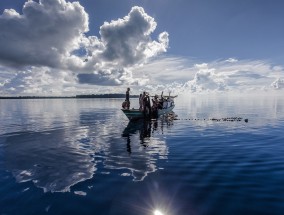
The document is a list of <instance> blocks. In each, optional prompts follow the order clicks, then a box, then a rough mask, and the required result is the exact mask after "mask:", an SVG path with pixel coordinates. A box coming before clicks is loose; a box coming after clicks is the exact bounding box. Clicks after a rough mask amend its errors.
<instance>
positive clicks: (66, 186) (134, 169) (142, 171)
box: [0, 100, 168, 192]
mask: <svg viewBox="0 0 284 215" xmlns="http://www.w3.org/2000/svg"><path fill="white" fill-rule="evenodd" d="M104 102H105V101H104ZM104 102H102V103H100V102H99V104H94V103H92V105H90V104H89V103H88V102H85V103H84V101H83V102H81V101H80V102H78V101H62V100H58V101H54V100H50V101H48V106H47V105H46V104H47V101H46V100H42V101H36V102H35V101H25V102H16V103H13V102H12V103H13V105H12V107H14V108H13V109H12V112H13V113H14V118H16V117H17V119H15V120H14V121H17V120H20V121H21V124H22V126H16V127H14V126H13V117H12V115H13V114H12V113H11V112H10V110H11V109H10V108H9V107H6V108H4V109H2V110H4V111H3V112H2V114H3V116H4V118H5V117H6V119H7V121H6V123H3V122H2V123H1V127H5V128H6V130H3V132H4V133H3V134H2V136H1V142H2V140H3V144H2V143H1V144H0V147H1V148H2V150H3V164H4V167H5V169H6V170H8V171H9V172H11V173H12V174H13V176H14V177H15V178H16V181H17V182H19V183H21V182H27V181H32V182H33V183H34V185H35V186H36V187H39V188H43V190H44V192H66V191H70V187H71V186H73V185H75V184H77V183H79V182H82V181H85V180H88V179H91V178H93V175H94V174H104V173H106V172H108V173H111V172H112V171H113V170H119V171H120V172H122V173H121V176H131V177H133V180H134V181H141V180H143V179H144V178H145V177H146V176H147V175H148V174H149V173H151V172H155V171H156V170H157V169H158V167H157V160H159V159H167V155H168V147H167V145H166V143H165V141H164V139H162V138H161V137H159V132H161V131H162V129H163V128H162V126H163V123H162V122H160V121H159V122H155V123H152V122H151V123H150V122H148V123H140V124H137V126H138V127H135V126H134V125H132V124H131V123H130V124H128V125H127V126H126V128H125V127H124V124H126V123H127V121H126V120H123V121H121V117H122V115H121V112H120V110H117V109H115V110H114V109H112V107H111V106H112V105H110V104H109V101H108V102H106V103H108V105H110V107H109V108H107V109H105V108H101V107H100V105H101V106H102V107H104V105H105V104H103V103H104ZM115 103H117V102H115ZM7 104H9V103H7ZM10 104H11V102H10ZM18 105H21V108H19V107H17V106H18ZM68 105H70V106H69V107H68ZM114 105H115V106H116V105H117V104H114ZM2 106H3V104H2ZM39 110H40V111H39ZM123 119H124V118H123ZM121 122H122V123H121ZM157 123H158V124H159V126H158V124H157ZM129 129H130V131H129ZM156 134H157V136H156ZM125 135H126V136H125ZM130 148H131V149H130ZM130 150H131V153H130ZM98 162H102V163H103V167H102V168H100V169H98V167H97V164H98Z"/></svg>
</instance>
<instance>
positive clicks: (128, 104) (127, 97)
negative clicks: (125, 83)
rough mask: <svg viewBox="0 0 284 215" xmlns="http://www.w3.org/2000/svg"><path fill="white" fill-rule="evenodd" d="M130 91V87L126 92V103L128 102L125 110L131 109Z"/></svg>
mask: <svg viewBox="0 0 284 215" xmlns="http://www.w3.org/2000/svg"><path fill="white" fill-rule="evenodd" d="M129 91H130V88H129V87H128V88H127V90H126V93H125V101H126V102H127V105H126V108H125V109H129V108H130V100H129Z"/></svg>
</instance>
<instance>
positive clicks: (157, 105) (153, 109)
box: [122, 88, 173, 116]
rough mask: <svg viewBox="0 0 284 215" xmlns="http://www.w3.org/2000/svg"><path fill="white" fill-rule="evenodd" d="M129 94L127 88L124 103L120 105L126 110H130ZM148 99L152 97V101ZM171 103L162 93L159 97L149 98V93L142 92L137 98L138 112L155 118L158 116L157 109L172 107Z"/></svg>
mask: <svg viewBox="0 0 284 215" xmlns="http://www.w3.org/2000/svg"><path fill="white" fill-rule="evenodd" d="M129 92H130V88H127V90H126V94H125V101H124V102H123V103H122V108H123V109H126V110H129V109H130V100H129ZM150 97H152V99H151V98H150ZM151 102H152V105H151ZM172 102H173V101H172V100H171V99H170V98H169V97H168V98H167V97H164V96H163V92H162V94H161V96H160V97H159V96H158V95H155V96H150V95H149V93H147V92H145V91H144V92H143V93H141V94H140V96H139V110H140V111H141V112H143V113H144V115H145V116H148V115H152V116H156V115H158V109H167V108H168V107H170V106H171V105H173V103H172Z"/></svg>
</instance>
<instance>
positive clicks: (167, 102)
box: [121, 96, 177, 120]
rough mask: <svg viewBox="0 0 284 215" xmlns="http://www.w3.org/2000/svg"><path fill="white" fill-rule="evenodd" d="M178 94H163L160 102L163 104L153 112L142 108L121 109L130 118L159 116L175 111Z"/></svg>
mask: <svg viewBox="0 0 284 215" xmlns="http://www.w3.org/2000/svg"><path fill="white" fill-rule="evenodd" d="M175 97H177V96H162V97H161V99H160V100H159V102H160V103H161V104H162V105H161V106H160V107H158V108H157V109H156V110H153V111H152V112H149V111H142V110H140V109H134V108H132V109H121V110H122V112H123V113H124V114H125V115H126V116H127V118H128V119H129V120H138V119H151V118H157V117H160V116H161V115H166V114H169V113H170V112H172V111H173V109H174V107H175V103H174V98H175ZM152 109H153V108H152Z"/></svg>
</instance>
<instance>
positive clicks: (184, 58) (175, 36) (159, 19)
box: [0, 0, 284, 94]
mask: <svg viewBox="0 0 284 215" xmlns="http://www.w3.org/2000/svg"><path fill="white" fill-rule="evenodd" d="M26 2H27V1H25V0H13V1H11V0H1V3H0V14H3V13H4V10H5V9H14V10H15V11H16V12H17V13H18V15H19V16H18V15H17V16H18V17H21V18H22V19H18V21H19V20H23V18H25V19H26V21H19V23H16V24H15V23H12V22H11V20H12V19H14V18H15V17H17V16H16V15H15V13H14V12H11V11H10V12H8V13H6V16H4V14H3V15H2V16H1V17H0V27H1V28H2V41H1V39H0V43H2V44H4V45H5V46H4V47H5V48H6V50H7V53H5V52H4V51H2V53H1V52H0V92H2V94H68V93H69V94H74V93H75V94H76V93H90V92H93V91H96V92H112V91H114V90H113V89H114V88H113V86H115V89H116V90H117V89H119V91H121V92H124V89H125V87H126V86H131V87H132V88H133V89H134V91H135V90H136V91H137V92H138V91H140V90H145V89H146V90H149V91H160V90H163V89H165V88H166V89H170V90H171V91H177V92H181V91H189V92H192V93H195V92H201V91H204V92H209V91H231V90H238V91H241V92H242V91H243V90H255V89H257V90H259V89H261V90H268V89H270V88H272V89H277V90H279V89H282V88H284V79H283V77H284V75H283V71H284V69H283V66H284V63H283V59H284V13H283V8H284V2H283V1H281V0H272V1H267V0H247V1H237V0H207V1H205V0H204V1H201V0H175V1H173V0H140V1H138V0H136V1H134V0H119V1H118V0H79V5H76V7H77V8H81V9H80V10H79V9H78V11H77V12H76V11H75V12H74V11H72V10H71V8H72V5H73V4H74V2H75V1H69V3H70V2H71V3H70V4H68V1H67V0H61V1H59V0H53V2H54V3H53V4H54V5H55V4H59V5H65V6H66V5H67V6H66V7H65V8H66V10H65V11H64V15H65V16H66V17H69V18H70V17H72V19H71V18H70V19H69V23H68V20H67V19H65V18H66V17H65V18H62V17H61V18H60V19H59V20H54V19H53V18H52V17H57V15H56V14H57V13H56V12H54V11H53V12H52V13H54V14H51V13H50V14H51V15H50V16H47V17H46V18H45V20H44V22H43V23H42V24H41V25H37V24H36V22H33V21H32V20H34V21H35V20H39V19H41V18H39V17H42V16H43V14H45V12H42V11H44V10H46V11H49V9H48V8H49V7H50V6H48V5H47V2H48V1H47V0H42V1H34V2H36V4H37V5H38V6H40V8H41V9H40V10H39V9H38V8H39V7H37V6H36V4H26V5H28V7H26V8H32V9H33V10H34V9H35V8H37V9H36V10H39V11H41V12H40V13H38V17H37V15H36V14H37V13H35V12H34V13H31V14H29V11H30V10H26V14H25V13H23V6H24V4H25V3H26ZM49 2H52V1H49ZM74 5H75V4H74ZM74 5H73V6H74ZM135 6H138V7H136V9H134V10H133V8H135ZM52 7H54V8H53V10H57V8H58V7H55V6H52ZM69 9H70V10H69ZM131 11H132V12H133V11H134V12H133V13H132V14H134V15H130V14H131ZM41 13H42V14H41ZM46 13H47V12H46ZM48 13H49V12H48ZM58 14H60V13H58ZM86 14H87V16H86ZM135 14H136V15H135ZM137 14H138V15H137ZM27 15H29V16H27ZM137 16H139V17H140V18H142V19H144V18H145V19H144V21H141V20H140V19H139V20H140V21H139V20H138V21H137V19H135V17H136V18H137ZM86 17H88V19H87V18H86ZM126 17H128V18H129V19H128V18H126ZM73 18H74V19H73ZM81 18H82V19H81ZM76 19H77V21H76ZM7 20H9V21H7ZM49 20H50V21H49ZM66 20H67V21H66ZM70 20H72V23H71V21H70ZM112 20H113V21H114V22H113V24H111V21H112ZM119 20H120V21H121V20H124V21H123V22H121V23H123V25H124V27H123V28H119V26H121V25H120V24H121V23H120V21H119ZM135 21H137V23H136V24H135V23H133V22H135ZM53 22H54V23H53ZM60 22H62V26H60V25H59V24H58V23H60ZM63 22H66V23H65V24H64V23H63ZM105 22H108V23H109V25H104V23H105ZM8 23H10V24H9V26H10V27H7V26H8ZM11 23H12V24H11ZM26 23H34V24H31V25H30V27H31V29H29V31H23V30H21V28H23V26H25V25H27V24H26ZM46 23H50V25H48V24H46ZM131 23H132V24H133V25H131ZM53 24H54V28H53V29H52V26H53ZM73 24H74V26H73ZM67 25H70V26H71V27H70V28H68V27H66V26H67ZM85 25H86V26H87V27H86V26H85ZM130 25H131V27H129V26H130ZM146 25H149V26H148V27H145V26H146ZM19 26H22V27H19ZM45 26H46V29H44V28H45ZM82 26H85V27H82ZM101 26H104V27H102V28H100V27H101ZM127 26H128V27H127ZM139 26H141V28H140V27H139ZM143 26H144V27H145V28H147V29H148V31H149V32H148V33H145V32H146V31H147V29H145V28H144V27H143ZM111 27H112V28H111ZM12 28H15V30H13V29H12ZM75 28H77V29H79V30H80V32H81V33H83V37H82V36H80V35H78V34H79V33H78V32H75V31H74V29H75ZM3 29H4V30H3ZM5 29H7V30H5ZM60 29H61V31H63V30H64V31H65V32H66V34H65V35H64V32H63V33H58V34H56V33H54V32H58V31H60ZM101 29H103V30H101ZM100 30H101V32H100ZM5 31H6V32H7V33H6V34H5ZM33 31H34V33H31V32H33ZM143 31H144V34H145V35H146V36H145V35H144V36H143V35H139V34H138V33H137V32H142V33H141V34H143ZM3 32H4V33H3ZM42 32H45V33H44V36H43V35H42V34H41V33H42ZM68 32H69V34H68V35H67V33H68ZM133 32H136V33H133ZM16 34H18V37H16ZM19 34H22V35H19ZM103 34H104V35H103ZM3 35H4V36H3ZM5 35H6V36H5ZM7 35H9V36H7ZM140 36H141V37H140ZM5 37H9V38H14V37H15V38H14V39H15V40H16V41H17V43H11V44H9V42H7V41H6V40H5V39H3V38H5ZM51 37H53V38H52V39H51ZM54 37H57V38H54ZM66 37H67V38H68V41H69V42H68V41H67V42H66V39H65V40H64V38H66ZM94 37H96V39H95V40H94ZM159 37H162V39H161V40H160V39H159ZM0 38H1V33H0ZM27 38H30V39H31V41H29V40H28V39H27ZM42 38H44V39H42ZM118 38H119V39H118ZM57 39H58V43H55V42H54V41H53V42H52V41H51V40H57ZM117 39H118V40H117ZM75 40H76V41H77V42H74V41H75ZM79 40H80V41H85V42H83V43H81V44H79V43H80V42H78V41H79ZM116 40H117V41H116ZM134 40H135V41H134ZM33 41H34V43H33ZM37 41H38V42H37ZM60 41H62V42H61V43H60ZM43 43H44V44H43ZM49 43H50V44H52V47H53V49H52V50H50V52H48V51H47V50H48V47H49V48H50V44H49ZM62 43H64V44H63V45H62ZM135 43H139V44H140V43H141V44H142V45H143V47H146V48H144V49H143V50H142V49H141V47H142V46H139V47H138V46H135ZM15 44H16V45H17V46H23V47H24V48H26V50H25V51H23V53H21V50H17V49H16V48H15V47H14V46H16V45H15ZM90 44H92V45H90ZM94 44H95V45H94ZM33 45H34V47H38V48H32V49H31V48H30V47H31V46H33ZM57 46H58V47H57ZM70 46H72V47H73V46H74V47H73V48H70ZM79 46H80V47H79ZM118 46H125V47H124V48H123V49H118ZM45 47H46V48H45ZM78 47H79V48H78ZM14 48H15V50H14V52H13V53H12V51H11V54H9V53H8V52H9V50H13V49H14ZM40 48H42V49H40ZM43 49H44V50H43ZM58 50H59V51H58ZM86 50H87V51H86ZM137 50H139V51H140V52H139V51H137ZM149 50H150V51H149ZM128 51H129V52H128ZM37 52H38V53H37ZM86 52H87V53H89V54H87V55H86V56H75V53H76V54H77V55H78V53H83V54H85V53H86ZM146 52H147V53H146ZM15 53H19V54H15ZM30 53H32V54H31V56H29V55H30ZM98 53H99V54H98ZM129 53H130V54H129ZM133 53H136V54H137V56H136V54H135V57H132V55H131V54H133ZM73 55H74V56H73ZM121 55H125V56H121ZM23 56H25V57H23ZM40 56H41V57H40ZM29 57H30V58H29ZM79 57H81V58H82V59H81V60H83V61H84V58H87V62H86V64H85V65H81V60H80V59H79ZM67 58H68V59H67ZM78 59H79V60H78ZM98 59H99V60H100V61H99V60H98ZM77 60H78V62H77ZM71 61H72V63H70V62H71ZM79 61H80V62H79ZM102 61H104V62H103V63H102V64H101V65H98V64H100V63H101V62H102ZM62 62H63V63H62ZM63 64H64V65H63ZM78 71H79V72H78ZM62 83H63V84H62ZM50 88H53V89H54V90H53V91H50V90H49V89H50Z"/></svg>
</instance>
